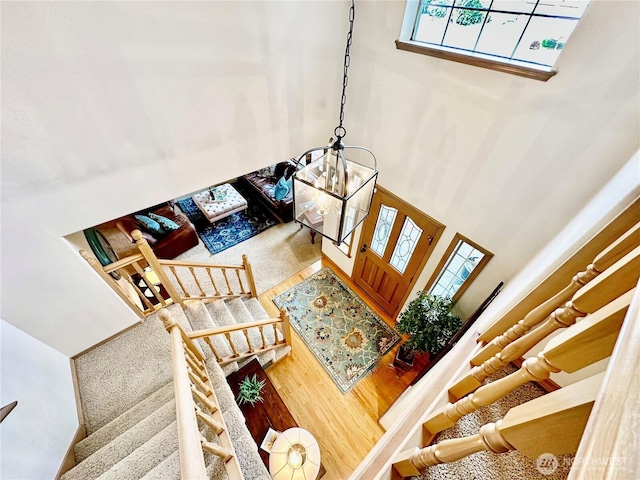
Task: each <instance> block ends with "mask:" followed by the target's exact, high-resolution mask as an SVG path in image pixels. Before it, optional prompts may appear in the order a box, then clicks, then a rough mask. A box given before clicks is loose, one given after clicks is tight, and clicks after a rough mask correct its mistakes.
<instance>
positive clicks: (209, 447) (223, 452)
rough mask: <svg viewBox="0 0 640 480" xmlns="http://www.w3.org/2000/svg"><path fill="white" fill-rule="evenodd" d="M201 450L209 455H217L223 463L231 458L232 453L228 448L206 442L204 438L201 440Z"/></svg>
mask: <svg viewBox="0 0 640 480" xmlns="http://www.w3.org/2000/svg"><path fill="white" fill-rule="evenodd" d="M202 448H204V449H205V450H206V451H207V452H209V453H213V454H214V455H217V456H218V457H220V459H221V460H222V461H223V462H228V461H229V460H230V459H231V458H232V457H233V451H231V450H230V449H228V448H225V447H221V446H220V445H218V444H217V443H211V442H207V441H206V439H205V438H204V437H203V439H202Z"/></svg>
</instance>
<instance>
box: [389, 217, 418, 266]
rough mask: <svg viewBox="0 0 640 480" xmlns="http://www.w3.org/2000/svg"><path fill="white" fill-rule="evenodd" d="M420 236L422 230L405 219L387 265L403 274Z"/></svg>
mask: <svg viewBox="0 0 640 480" xmlns="http://www.w3.org/2000/svg"><path fill="white" fill-rule="evenodd" d="M421 236H422V229H421V228H420V227H418V226H417V225H416V224H415V222H414V221H413V220H412V219H410V218H409V217H407V218H405V220H404V225H403V226H402V231H401V232H400V237H398V241H397V243H396V246H395V248H394V249H393V254H392V255H391V260H390V261H389V263H390V264H391V266H392V267H393V268H395V269H396V270H398V271H399V272H400V273H404V271H405V270H406V268H407V265H408V263H409V259H411V256H412V255H413V251H414V250H415V249H416V245H418V240H420V237H421Z"/></svg>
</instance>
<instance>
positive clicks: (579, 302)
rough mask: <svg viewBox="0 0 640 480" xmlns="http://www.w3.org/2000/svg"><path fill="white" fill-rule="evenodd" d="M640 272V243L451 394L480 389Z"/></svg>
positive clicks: (629, 286) (632, 282)
mask: <svg viewBox="0 0 640 480" xmlns="http://www.w3.org/2000/svg"><path fill="white" fill-rule="evenodd" d="M639 273H640V246H638V247H636V248H635V249H633V250H632V251H631V252H629V253H627V254H626V255H625V256H624V257H622V258H621V259H619V260H618V261H617V262H616V263H615V264H614V265H612V266H611V267H610V268H608V269H607V270H605V272H604V273H602V274H600V275H598V277H597V278H596V279H595V280H594V281H592V282H590V283H588V284H587V285H585V286H584V287H582V288H580V290H578V291H577V292H576V293H575V294H574V295H573V297H572V299H571V301H570V302H567V304H566V305H565V308H562V309H558V310H556V311H555V312H554V313H553V314H552V315H551V316H550V318H549V320H548V322H547V323H546V324H543V325H541V326H539V327H538V328H536V329H534V330H532V331H531V332H529V333H527V334H526V335H524V336H522V337H521V338H519V339H518V340H516V341H515V342H513V343H511V344H509V345H508V346H507V347H505V349H504V350H502V351H500V352H498V353H497V354H496V355H494V356H493V357H492V358H490V359H489V360H487V361H485V362H484V363H482V365H479V366H477V367H474V368H473V369H472V370H471V371H470V372H469V373H468V374H467V375H465V376H464V377H463V378H461V379H459V380H458V381H457V382H456V383H455V385H453V386H452V387H451V388H450V389H449V394H450V395H451V397H452V398H454V399H460V398H462V397H464V396H465V395H466V394H468V393H470V392H472V391H473V390H475V389H477V388H478V387H480V385H482V382H483V381H484V380H485V379H487V378H488V377H489V375H491V374H493V373H495V372H497V371H499V370H500V369H502V368H503V367H504V366H505V365H507V364H508V363H509V362H512V361H514V360H516V359H518V358H520V357H521V356H522V355H524V354H525V353H526V352H527V351H529V350H530V349H531V348H532V347H533V346H535V345H536V344H537V343H539V342H540V341H541V340H542V339H544V338H546V337H547V336H548V335H549V334H550V333H551V332H553V331H554V330H556V329H558V328H566V327H568V326H570V325H572V324H573V323H575V321H576V319H577V318H578V317H583V316H585V315H586V314H588V313H592V312H594V311H596V310H597V309H599V308H601V307H603V306H604V305H606V304H607V303H609V302H610V301H612V300H613V299H615V298H616V297H618V296H620V295H622V294H623V293H625V292H628V291H629V290H631V289H632V288H633V287H634V286H635V284H636V282H637V279H638V274H639Z"/></svg>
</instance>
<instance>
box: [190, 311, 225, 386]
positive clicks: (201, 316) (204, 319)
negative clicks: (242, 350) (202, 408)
mask: <svg viewBox="0 0 640 480" xmlns="http://www.w3.org/2000/svg"><path fill="white" fill-rule="evenodd" d="M185 314H186V316H187V318H188V319H189V323H190V324H191V327H192V328H193V330H206V329H208V328H216V327H218V325H217V324H216V323H215V322H214V321H213V318H212V317H211V313H209V310H208V309H207V307H206V306H205V304H204V303H203V302H202V301H200V302H193V303H190V304H189V305H187V308H186V310H185ZM211 342H212V343H213V346H214V347H215V348H216V350H217V352H218V354H219V355H220V356H222V357H229V356H231V355H232V354H233V350H231V346H230V345H229V341H228V340H227V338H226V337H225V336H224V335H216V336H214V337H212V338H211ZM197 343H199V345H200V347H201V350H202V351H203V352H204V356H205V358H206V357H209V356H214V354H213V352H212V351H211V349H210V348H209V346H208V345H207V343H206V342H205V341H204V340H203V339H200V340H198V341H197ZM223 370H224V371H225V374H226V375H229V374H230V373H232V372H235V371H236V370H238V362H231V363H229V364H227V365H225V366H224V367H223Z"/></svg>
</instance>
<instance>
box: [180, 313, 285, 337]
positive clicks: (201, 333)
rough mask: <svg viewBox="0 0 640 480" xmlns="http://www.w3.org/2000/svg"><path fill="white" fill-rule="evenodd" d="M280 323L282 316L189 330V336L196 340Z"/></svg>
mask: <svg viewBox="0 0 640 480" xmlns="http://www.w3.org/2000/svg"><path fill="white" fill-rule="evenodd" d="M280 323H282V319H281V318H268V319H265V320H256V321H255V322H247V323H238V324H235V325H228V326H224V327H216V328H207V329H204V330H194V331H193V332H188V333H187V336H188V337H189V338H191V339H192V340H195V339H197V338H204V337H212V336H214V335H222V334H225V333H230V332H239V331H242V330H247V329H249V328H253V327H263V326H266V325H278V324H280Z"/></svg>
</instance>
